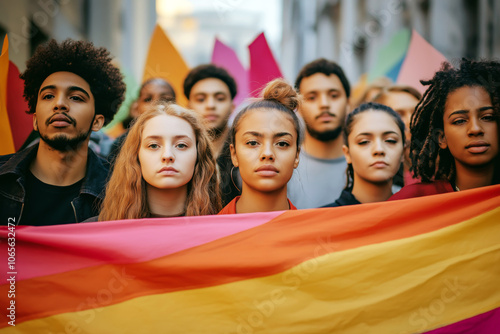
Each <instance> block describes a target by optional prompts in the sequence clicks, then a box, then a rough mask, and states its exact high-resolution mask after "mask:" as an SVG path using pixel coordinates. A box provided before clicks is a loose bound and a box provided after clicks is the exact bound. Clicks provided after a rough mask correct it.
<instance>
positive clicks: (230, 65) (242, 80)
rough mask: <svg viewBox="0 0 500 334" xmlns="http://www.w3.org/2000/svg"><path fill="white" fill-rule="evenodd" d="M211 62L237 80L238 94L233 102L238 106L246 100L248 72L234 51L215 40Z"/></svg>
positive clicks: (247, 94) (247, 95)
mask: <svg viewBox="0 0 500 334" xmlns="http://www.w3.org/2000/svg"><path fill="white" fill-rule="evenodd" d="M211 62H212V64H215V65H217V66H220V67H223V68H225V69H226V70H227V71H228V72H229V74H231V75H232V76H233V77H234V80H236V84H237V85H238V94H236V97H235V98H234V101H233V102H234V105H235V106H238V105H239V104H240V103H241V102H243V100H244V99H246V98H248V97H249V88H248V71H247V70H246V69H245V68H244V67H243V65H242V64H241V62H240V60H239V59H238V56H237V55H236V52H234V50H233V49H231V48H230V47H229V46H227V45H226V44H224V43H222V42H221V41H219V40H218V39H215V45H214V50H213V52H212V61H211Z"/></svg>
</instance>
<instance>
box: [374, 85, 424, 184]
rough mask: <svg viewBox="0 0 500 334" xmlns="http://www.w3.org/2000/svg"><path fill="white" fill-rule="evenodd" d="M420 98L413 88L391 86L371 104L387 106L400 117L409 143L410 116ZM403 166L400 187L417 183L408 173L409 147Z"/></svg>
mask: <svg viewBox="0 0 500 334" xmlns="http://www.w3.org/2000/svg"><path fill="white" fill-rule="evenodd" d="M421 98H422V94H420V92H419V91H417V90H416V89H415V88H413V87H410V86H403V85H393V86H389V87H386V88H384V89H383V90H382V91H381V92H380V93H379V94H378V95H377V96H376V97H375V98H374V99H373V102H377V103H380V104H384V105H386V106H389V107H391V108H392V109H393V110H394V111H396V112H397V113H398V114H399V115H400V116H401V118H402V119H403V122H404V123H405V127H406V140H407V141H408V142H410V141H411V133H410V121H411V116H412V115H413V112H414V111H415V107H416V106H417V104H418V102H419V101H420V99H421ZM403 166H404V182H403V183H404V184H402V185H408V184H411V183H415V182H418V179H415V178H413V176H412V175H411V173H410V166H411V160H410V145H406V148H405V162H404V165H403Z"/></svg>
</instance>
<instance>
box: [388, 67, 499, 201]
mask: <svg viewBox="0 0 500 334" xmlns="http://www.w3.org/2000/svg"><path fill="white" fill-rule="evenodd" d="M421 82H422V84H424V85H428V86H429V88H428V89H427V91H426V92H425V94H424V96H423V98H422V100H421V101H420V102H419V104H418V105H417V107H416V110H415V113H414V114H413V116H412V120H411V126H410V127H411V145H410V158H411V160H412V171H413V173H414V174H415V176H416V177H420V178H421V180H422V182H420V183H416V184H412V185H408V186H405V187H404V188H403V189H401V191H400V192H398V193H397V194H395V195H394V196H392V197H391V199H403V198H410V197H419V196H425V195H432V194H439V193H446V192H452V191H460V190H467V189H473V188H478V187H484V186H488V185H493V184H498V183H500V173H499V170H500V169H499V153H498V146H499V135H498V129H499V126H498V123H499V107H500V87H499V85H500V63H498V62H496V61H472V60H468V59H462V61H461V62H460V64H459V67H457V68H453V67H452V66H451V64H449V63H444V64H443V66H442V68H441V70H440V71H438V72H436V74H435V75H434V77H433V78H432V79H431V80H429V81H421Z"/></svg>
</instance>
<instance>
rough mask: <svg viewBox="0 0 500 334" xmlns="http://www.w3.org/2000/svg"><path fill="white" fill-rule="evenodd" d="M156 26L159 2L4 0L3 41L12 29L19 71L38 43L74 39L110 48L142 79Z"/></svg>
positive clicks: (0, 12) (0, 11)
mask: <svg viewBox="0 0 500 334" xmlns="http://www.w3.org/2000/svg"><path fill="white" fill-rule="evenodd" d="M155 24H156V1H155V0H143V1H135V0H106V1H101V0H16V1H11V0H0V37H1V41H0V43H3V37H4V36H5V34H6V33H8V36H9V58H10V60H12V61H13V62H14V63H15V64H16V65H17V66H18V67H19V69H20V71H23V70H24V69H25V67H26V60H27V59H28V58H29V57H30V56H31V55H32V54H33V52H34V50H35V48H36V47H37V46H38V45H39V44H41V43H43V42H46V41H48V40H49V39H51V38H55V39H56V40H58V41H62V40H65V39H66V38H72V39H84V40H89V41H91V42H93V43H94V44H95V45H96V46H104V47H106V48H107V49H108V50H109V51H110V52H111V54H112V55H113V56H114V57H117V61H118V62H119V63H120V66H122V67H124V68H126V69H128V70H129V71H130V72H132V73H131V74H133V76H134V77H136V78H142V70H143V64H144V61H145V58H146V54H147V50H148V46H149V39H150V37H151V33H152V32H153V29H154V26H155Z"/></svg>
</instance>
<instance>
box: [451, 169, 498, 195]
mask: <svg viewBox="0 0 500 334" xmlns="http://www.w3.org/2000/svg"><path fill="white" fill-rule="evenodd" d="M455 167H456V171H457V175H456V177H455V185H456V186H457V187H458V189H460V190H467V189H474V188H479V187H486V186H490V185H491V184H492V183H493V175H494V172H495V166H494V164H493V163H492V164H489V165H487V166H482V167H479V168H470V167H466V166H463V165H459V164H455Z"/></svg>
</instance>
